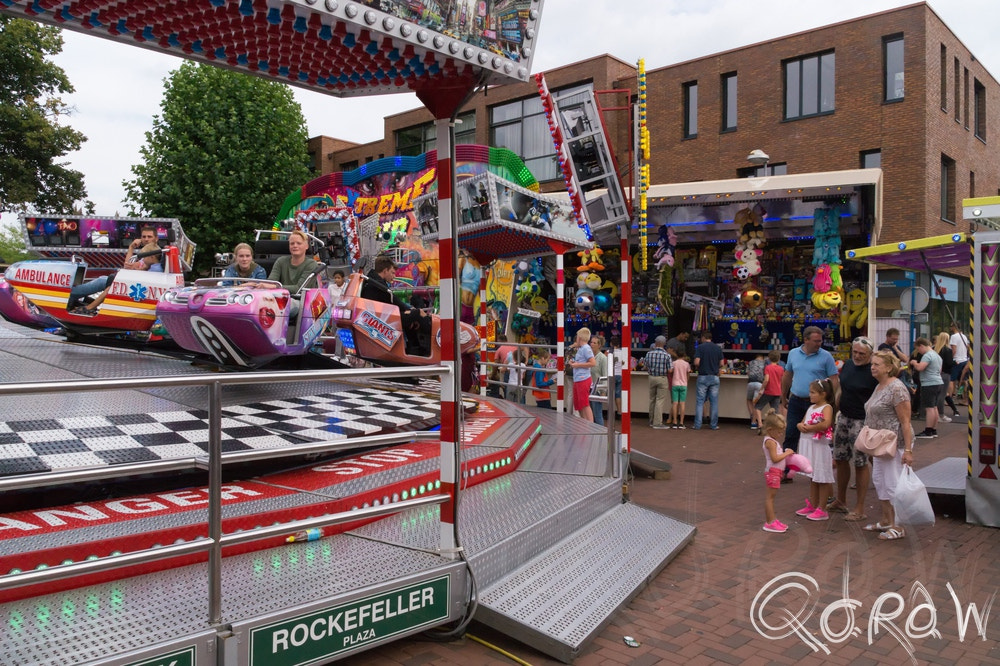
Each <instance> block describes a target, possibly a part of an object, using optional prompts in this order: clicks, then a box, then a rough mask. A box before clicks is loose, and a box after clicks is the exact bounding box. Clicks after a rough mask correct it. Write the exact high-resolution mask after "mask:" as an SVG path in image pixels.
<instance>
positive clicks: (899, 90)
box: [882, 35, 903, 102]
mask: <svg viewBox="0 0 1000 666" xmlns="http://www.w3.org/2000/svg"><path fill="white" fill-rule="evenodd" d="M882 63H883V65H882V66H883V68H884V69H885V101H887V102H895V101H897V100H901V99H903V36H902V35H893V36H892V37H885V38H884V39H883V40H882Z"/></svg>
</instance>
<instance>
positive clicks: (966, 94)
mask: <svg viewBox="0 0 1000 666" xmlns="http://www.w3.org/2000/svg"><path fill="white" fill-rule="evenodd" d="M962 86H963V88H962V91H963V93H964V94H963V95H962V100H963V101H964V102H965V111H964V113H963V114H962V115H963V116H964V118H965V129H969V68H968V67H963V68H962Z"/></svg>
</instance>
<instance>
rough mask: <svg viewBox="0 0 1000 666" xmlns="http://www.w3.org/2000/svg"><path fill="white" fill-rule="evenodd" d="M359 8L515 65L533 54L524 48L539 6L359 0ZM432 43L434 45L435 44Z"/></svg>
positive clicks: (496, 0)
mask: <svg viewBox="0 0 1000 666" xmlns="http://www.w3.org/2000/svg"><path fill="white" fill-rule="evenodd" d="M360 4H362V5H366V6H368V7H371V8H372V9H377V10H379V11H382V12H385V13H386V14H390V15H392V16H394V17H397V18H400V19H402V20H404V21H410V22H411V23H415V24H417V25H420V26H423V27H425V28H427V29H429V30H433V31H435V32H438V33H440V34H441V36H442V37H451V38H452V39H458V40H461V41H463V42H465V43H467V44H470V45H471V46H475V47H479V48H480V49H485V50H486V51H488V52H490V53H493V54H495V55H498V56H502V57H504V58H507V59H508V60H512V61H514V62H518V63H520V62H528V61H530V58H531V51H532V50H531V49H530V48H527V47H528V46H529V44H530V43H531V40H532V37H533V35H534V28H535V25H536V24H537V22H538V18H539V15H540V13H541V6H542V3H541V2H540V0H459V1H458V2H444V3H437V2H424V1H422V0H362V2H361V3H360ZM418 39H419V37H418ZM431 43H432V44H435V45H437V44H436V40H431ZM529 69H530V67H529Z"/></svg>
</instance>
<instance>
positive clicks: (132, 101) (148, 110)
mask: <svg viewBox="0 0 1000 666" xmlns="http://www.w3.org/2000/svg"><path fill="white" fill-rule="evenodd" d="M908 4H912V3H911V2H907V1H904V0H837V1H836V2H830V1H829V0H756V2H747V1H746V0H546V1H545V3H544V6H543V11H542V18H541V23H540V25H539V32H538V48H537V53H536V56H535V59H534V62H533V66H532V70H533V72H539V71H545V70H548V69H552V68H555V67H559V66H562V65H566V64H569V63H572V62H576V61H578V60H583V59H586V58H589V57H592V56H595V55H600V54H602V53H608V54H611V55H613V56H615V57H617V58H620V59H622V60H624V61H626V62H632V63H634V62H637V61H638V59H639V58H645V61H646V68H647V69H648V70H650V69H656V68H659V67H664V66H667V65H670V64H674V63H677V62H682V61H684V60H689V59H691V58H697V57H700V56H704V55H709V54H712V53H717V52H719V51H725V50H728V49H732V48H735V47H738V46H744V45H747V44H753V43H757V42H761V41H766V40H768V39H773V38H775V37H780V36H783V35H788V34H791V33H794V32H799V31H802V30H808V29H811V28H816V27H819V26H823V25H828V24H830V23H836V22H838V21H843V20H846V19H849V18H854V17H858V16H865V15H868V14H872V13H875V12H878V11H882V10H885V9H891V8H894V7H901V6H905V5H908ZM929 4H930V5H931V7H933V8H934V10H935V11H936V12H937V13H938V15H939V16H940V17H941V18H942V19H943V20H944V22H945V23H946V24H947V25H948V26H949V27H950V28H951V29H952V31H953V32H955V34H956V35H958V38H959V39H960V40H962V41H963V42H964V43H965V45H966V46H967V47H968V48H969V49H970V50H971V51H972V53H973V54H974V55H975V56H976V58H978V59H979V60H980V61H981V62H982V63H983V64H984V65H985V67H986V68H987V69H988V70H989V71H990V73H991V74H992V75H993V76H994V77H996V78H1000V39H997V37H996V31H997V25H998V24H1000V0H931V2H930V3H929ZM63 35H64V38H65V48H64V49H63V52H62V54H60V55H59V56H58V57H56V59H55V60H56V62H57V64H58V65H59V66H60V67H62V68H63V69H64V70H65V71H66V73H67V75H68V76H69V79H70V81H71V82H72V84H73V86H74V87H75V88H76V92H75V93H74V94H73V95H70V96H69V97H68V98H66V101H67V102H68V103H69V104H70V105H72V106H73V107H74V108H75V111H74V113H73V114H72V115H71V116H70V119H69V123H70V124H71V125H73V126H74V127H75V128H77V129H78V130H80V131H81V132H83V133H84V134H85V135H86V136H87V138H88V141H87V142H86V143H85V144H84V145H83V148H82V149H81V150H80V151H79V152H76V153H73V154H71V155H70V156H69V162H70V165H71V166H72V168H74V169H77V170H79V171H82V172H83V174H84V176H85V179H86V180H85V182H86V186H87V191H88V196H89V199H90V200H91V201H93V202H94V203H95V204H96V207H97V213H98V214H101V215H114V214H115V213H122V214H124V213H125V207H124V205H123V203H122V200H123V199H124V196H125V195H124V188H123V187H122V181H123V180H126V179H129V178H130V177H131V172H130V167H131V166H132V165H133V164H136V163H137V162H138V161H139V148H140V146H141V145H142V144H143V142H144V134H145V132H147V131H149V130H150V129H151V128H152V121H153V116H154V115H157V114H158V113H159V112H160V101H161V97H162V89H163V80H164V78H165V77H166V76H167V75H168V73H169V72H170V71H171V70H173V69H175V68H177V67H178V66H179V64H180V60H179V59H177V58H176V57H174V56H168V55H161V54H157V53H154V52H151V51H147V50H144V49H139V48H135V47H132V46H126V45H122V44H118V43H115V42H111V41H107V40H104V39H100V38H95V37H93V36H89V35H86V34H80V33H75V32H71V31H64V33H63ZM295 95H296V98H297V99H298V101H299V102H300V104H301V105H302V111H303V114H304V116H305V119H306V123H307V125H308V131H309V135H310V136H316V135H320V134H325V135H329V136H335V137H339V138H342V139H346V140H350V141H356V142H359V143H364V142H369V141H374V140H377V139H380V138H381V137H382V129H383V126H382V118H383V116H386V115H390V114H393V113H398V112H400V111H404V110H407V109H412V108H415V107H417V106H419V102H418V101H417V100H416V98H415V97H414V96H413V95H410V94H399V95H381V96H374V97H367V98H360V99H340V98H336V97H330V96H325V95H321V94H319V93H311V92H306V91H303V90H299V89H296V92H295Z"/></svg>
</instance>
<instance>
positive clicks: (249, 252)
mask: <svg viewBox="0 0 1000 666" xmlns="http://www.w3.org/2000/svg"><path fill="white" fill-rule="evenodd" d="M222 277H227V278H243V279H245V280H266V279H267V271H265V270H264V267H263V266H258V265H257V262H255V261H254V260H253V248H252V247H250V246H249V245H247V244H246V243H240V244H239V245H237V246H236V247H235V248H234V249H233V263H231V264H229V266H228V267H227V268H226V272H225V273H223V274H222ZM230 284H231V283H230Z"/></svg>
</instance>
